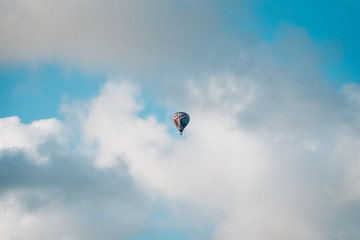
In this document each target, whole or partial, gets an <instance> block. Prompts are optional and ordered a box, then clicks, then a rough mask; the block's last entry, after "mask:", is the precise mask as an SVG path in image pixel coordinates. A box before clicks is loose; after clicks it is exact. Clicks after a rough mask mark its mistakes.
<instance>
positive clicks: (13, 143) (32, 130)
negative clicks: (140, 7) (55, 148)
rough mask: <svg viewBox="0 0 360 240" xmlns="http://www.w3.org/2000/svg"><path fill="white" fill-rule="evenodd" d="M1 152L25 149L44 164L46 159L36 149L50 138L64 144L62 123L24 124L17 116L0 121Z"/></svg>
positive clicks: (48, 120)
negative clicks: (54, 138)
mask: <svg viewBox="0 0 360 240" xmlns="http://www.w3.org/2000/svg"><path fill="white" fill-rule="evenodd" d="M0 131H1V135H0V151H1V150H3V149H24V150H26V151H27V152H28V154H30V155H31V157H32V158H33V159H34V160H35V161H38V162H43V161H45V160H46V158H44V157H41V156H39V155H38V154H37V152H36V147H37V146H38V145H39V144H41V143H42V142H44V141H45V140H46V139H47V138H49V137H54V136H55V137H56V138H57V140H58V141H60V142H63V141H64V140H65V139H63V137H64V136H61V135H60V133H61V132H62V131H64V128H63V126H62V123H61V122H60V121H59V120H57V119H55V118H51V119H43V120H39V121H33V122H32V123H31V124H28V125H27V124H22V123H20V119H19V118H18V117H17V116H13V117H7V118H1V119H0Z"/></svg>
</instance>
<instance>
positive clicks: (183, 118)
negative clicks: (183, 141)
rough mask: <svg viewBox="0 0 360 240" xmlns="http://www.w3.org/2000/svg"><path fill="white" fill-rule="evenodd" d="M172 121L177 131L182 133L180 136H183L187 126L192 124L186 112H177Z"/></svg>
mask: <svg viewBox="0 0 360 240" xmlns="http://www.w3.org/2000/svg"><path fill="white" fill-rule="evenodd" d="M172 120H173V122H174V124H175V126H176V127H177V129H178V130H179V131H180V135H182V132H183V131H184V129H185V127H186V125H188V123H189V122H190V116H189V115H188V114H187V113H184V112H177V113H175V114H174V115H173V116H172Z"/></svg>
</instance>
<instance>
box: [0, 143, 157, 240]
mask: <svg viewBox="0 0 360 240" xmlns="http://www.w3.org/2000/svg"><path fill="white" fill-rule="evenodd" d="M38 150H39V154H41V155H46V156H47V157H48V158H49V161H48V162H46V163H43V164H36V163H34V162H33V160H32V159H29V158H28V157H27V154H26V152H22V151H21V150H11V149H5V150H2V151H1V157H0V197H1V199H2V203H1V209H2V210H1V211H2V214H3V215H4V216H5V215H6V212H7V210H6V209H12V210H14V209H19V210H18V211H20V212H19V213H17V214H14V215H15V216H19V218H20V219H21V218H25V217H26V216H32V217H33V222H34V223H36V222H37V221H40V222H41V225H40V226H36V224H35V226H34V228H33V229H32V230H30V232H29V230H28V229H26V227H25V226H23V225H21V224H20V225H19V230H18V231H16V232H10V233H9V235H6V233H7V231H5V230H4V231H2V237H5V238H14V239H45V238H51V239H66V237H68V238H69V239H84V238H86V239H100V238H102V239H119V238H120V239H128V238H130V237H131V236H132V235H133V234H134V233H137V232H138V231H140V230H142V229H143V228H144V227H145V226H146V219H147V217H148V216H149V213H150V206H151V200H150V198H149V196H148V195H147V194H146V193H145V192H144V191H143V190H142V189H141V188H140V187H139V186H138V185H137V184H136V183H135V182H134V181H133V180H132V177H131V176H130V175H129V173H128V169H127V167H126V166H125V165H124V164H120V165H118V166H117V167H115V168H112V169H103V170H99V169H96V168H94V167H93V166H92V161H91V160H90V159H89V158H87V157H84V156H81V155H78V154H73V153H70V152H69V151H67V150H66V149H64V148H63V147H61V145H59V144H57V143H56V141H53V140H51V139H48V140H46V141H45V142H44V143H42V144H41V145H40V146H39V149H38ZM118 161H119V163H122V161H121V159H118ZM9 199H10V200H9ZM11 199H13V200H12V201H11ZM14 199H15V200H14ZM14 201H15V202H14ZM5 206H7V207H5ZM10 206H11V207H10ZM9 207H10V208H9ZM8 211H9V210H8ZM15 212H16V211H15ZM18 214H20V215H18ZM4 221H5V222H3V226H2V227H0V228H4V229H5V228H9V229H11V225H12V224H14V225H16V224H17V222H16V221H15V222H12V221H11V218H10V217H8V218H7V219H4ZM54 225H55V226H54ZM47 228H48V229H47ZM31 232H33V233H35V235H32V234H31Z"/></svg>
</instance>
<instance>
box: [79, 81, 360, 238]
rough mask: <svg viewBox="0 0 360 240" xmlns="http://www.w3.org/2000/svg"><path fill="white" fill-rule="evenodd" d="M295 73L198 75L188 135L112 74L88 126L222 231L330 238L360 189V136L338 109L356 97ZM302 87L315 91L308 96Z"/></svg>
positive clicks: (91, 135)
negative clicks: (264, 77)
mask: <svg viewBox="0 0 360 240" xmlns="http://www.w3.org/2000/svg"><path fill="white" fill-rule="evenodd" d="M289 81H290V82H289ZM291 81H292V80H291V79H287V80H284V81H282V82H281V83H279V85H278V86H279V87H283V88H281V90H280V88H279V89H278V90H277V89H273V91H269V92H268V91H266V90H267V89H269V88H271V87H272V86H271V83H266V82H261V83H262V85H261V86H260V85H259V82H258V81H257V82H254V79H252V80H244V79H242V78H236V77H235V76H229V75H227V76H214V77H211V78H210V81H208V84H203V85H202V87H197V86H196V83H194V82H192V81H190V82H189V87H190V89H191V91H189V97H190V99H197V98H198V99H197V101H195V100H194V101H193V102H191V103H189V105H187V108H186V109H187V110H188V113H189V114H190V116H191V122H190V124H189V126H188V127H187V129H186V130H185V133H184V136H183V137H182V138H175V137H174V136H173V134H170V133H169V131H175V132H176V130H175V129H168V125H166V124H164V123H159V122H157V121H156V119H154V118H153V117H151V116H149V117H148V118H146V119H141V118H139V117H137V115H136V110H139V109H141V106H140V105H139V103H137V102H136V96H138V94H139V92H138V89H137V88H136V87H134V85H132V84H129V82H125V83H117V82H116V81H114V80H113V81H110V82H109V83H107V84H106V85H105V87H104V89H103V91H102V92H101V94H100V95H99V96H98V97H96V98H95V99H94V100H93V101H92V102H91V104H90V108H89V114H88V115H87V117H86V120H85V122H84V129H83V131H84V135H85V136H87V139H91V140H92V141H94V142H96V146H97V148H96V150H95V153H96V156H97V158H98V161H99V162H100V163H105V165H106V164H107V163H109V162H111V160H112V159H114V157H115V156H122V157H123V159H124V160H125V161H126V162H127V163H128V164H129V167H130V172H131V174H132V176H134V178H135V179H137V180H138V181H140V182H142V183H143V184H144V185H146V186H147V187H148V188H150V189H152V188H153V189H156V190H158V191H159V190H160V191H161V192H163V193H164V194H165V195H166V196H168V197H170V198H171V199H177V200H181V201H186V202H188V203H189V204H191V205H193V206H196V208H197V209H198V211H199V214H200V213H203V212H206V211H207V212H208V214H209V215H210V216H211V218H212V219H213V221H214V222H217V225H216V231H215V234H214V237H215V238H217V239H233V238H234V236H236V237H240V238H251V239H289V238H293V239H304V238H307V239H326V238H327V237H328V236H331V234H332V233H333V231H332V229H328V228H327V226H328V225H331V223H333V222H334V221H335V220H336V218H337V217H338V214H339V213H338V212H337V211H341V210H339V209H341V208H342V207H343V206H346V205H347V204H349V201H353V198H351V197H343V196H344V194H345V195H348V194H349V193H350V192H351V190H350V189H348V187H349V186H350V185H347V184H346V182H347V181H349V180H348V179H349V177H350V176H353V177H355V178H356V179H357V175H356V174H355V175H354V174H353V173H351V171H350V172H349V169H352V168H353V167H354V166H357V165H358V161H359V159H358V156H359V154H358V153H357V152H356V151H349V149H348V147H346V144H343V143H342V141H343V140H342V139H343V136H347V137H346V138H350V139H352V141H353V142H357V143H356V144H355V145H357V144H358V142H359V141H358V139H357V138H356V137H355V136H353V135H349V131H348V127H349V126H347V120H346V119H344V118H343V117H342V116H339V113H341V112H343V111H344V109H343V107H345V108H346V107H347V106H350V103H349V102H347V100H346V98H344V96H343V95H341V94H337V93H336V92H331V91H329V89H326V88H324V89H323V91H309V89H310V88H316V89H319V90H321V86H320V85H318V84H319V83H314V84H313V85H308V84H307V83H305V84H303V85H301V88H303V89H299V88H298V87H293V86H292V82H291ZM200 82H201V81H200ZM252 82H253V83H252ZM217 83H221V84H217ZM255 83H256V84H255ZM289 84H290V85H289ZM229 86H231V87H229ZM252 86H253V87H252ZM296 86H298V85H297V84H296ZM229 88H231V90H229ZM299 90H300V91H299ZM214 91H215V93H216V94H214ZM302 91H304V92H305V91H306V92H307V93H309V94H310V95H308V96H307V98H303V95H302ZM273 93H275V94H276V95H272V94H273ZM212 96H213V97H214V98H216V101H215V100H213V99H212ZM184 97H185V98H186V96H184ZM263 99H268V100H267V101H266V102H262V100H263ZM337 101H340V102H341V104H331V103H335V102H337ZM231 103H234V104H231ZM289 104H290V105H289ZM128 106H132V107H128ZM239 106H240V107H239ZM340 106H341V108H339V107H340ZM358 110H359V109H357V111H353V112H352V114H351V116H354V115H356V114H358ZM299 111H300V112H299ZM255 112H258V113H256V115H253V114H254V113H255ZM324 113H326V114H324ZM244 115H245V116H244ZM246 115H247V116H246ZM249 116H253V117H254V119H253V121H252V122H251V119H250V120H247V119H246V117H249ZM267 120H270V123H269V122H267ZM281 124H283V125H281ZM345 152H346V153H347V155H346V154H345ZM113 163H114V162H112V164H113ZM107 166H109V165H107ZM344 185H345V186H344ZM346 185H347V186H346ZM351 189H352V187H351ZM340 195H342V197H339V196H340ZM350 199H351V200H350ZM337 204H339V206H337ZM194 214H196V213H194ZM326 218H328V219H326ZM352 224H353V225H351V228H353V226H354V224H355V223H352ZM323 225H325V227H324V226H323ZM259 229H261V231H259ZM337 229H338V230H339V232H342V234H345V235H346V236H351V234H350V233H348V232H347V231H346V230H345V229H342V228H341V227H339V228H337Z"/></svg>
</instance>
